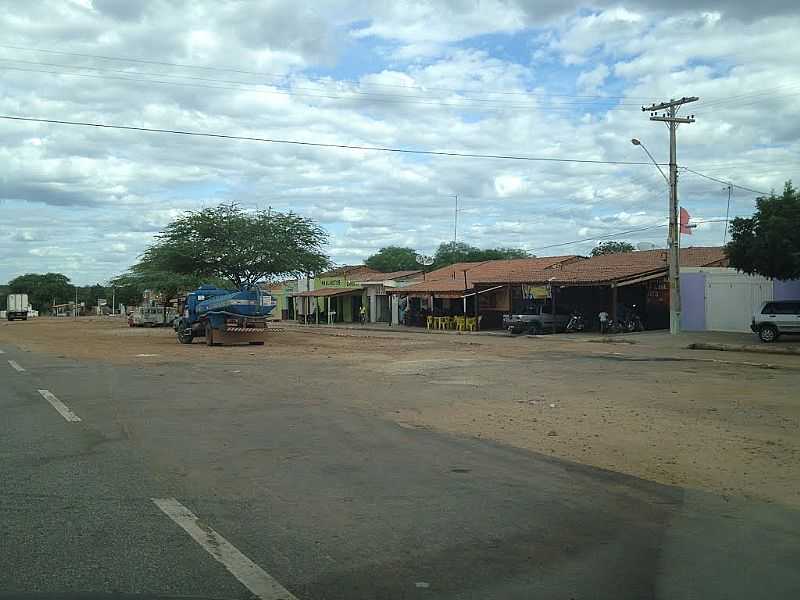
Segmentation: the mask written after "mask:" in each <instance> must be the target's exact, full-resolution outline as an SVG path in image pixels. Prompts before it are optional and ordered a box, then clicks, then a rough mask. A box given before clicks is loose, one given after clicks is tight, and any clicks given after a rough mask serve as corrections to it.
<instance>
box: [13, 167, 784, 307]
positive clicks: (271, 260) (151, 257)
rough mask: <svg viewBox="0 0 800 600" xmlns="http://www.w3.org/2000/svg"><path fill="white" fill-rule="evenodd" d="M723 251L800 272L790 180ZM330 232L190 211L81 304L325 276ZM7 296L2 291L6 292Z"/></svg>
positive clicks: (780, 274)
mask: <svg viewBox="0 0 800 600" xmlns="http://www.w3.org/2000/svg"><path fill="white" fill-rule="evenodd" d="M730 233H731V241H730V243H728V245H727V246H726V253H727V255H728V258H729V259H730V263H731V266H733V267H735V268H737V269H739V270H740V271H743V272H745V273H750V274H758V275H763V276H765V277H771V278H776V279H795V278H800V193H798V191H797V190H796V189H795V188H794V187H793V186H792V183H791V181H788V182H786V185H785V186H784V190H783V193H782V194H781V195H780V196H778V195H776V194H774V193H772V194H770V196H767V197H763V198H759V199H758V200H757V206H756V211H755V213H754V214H753V216H752V217H750V218H737V219H734V220H733V221H732V222H731V226H730ZM327 240H328V236H327V233H326V232H325V231H324V230H323V229H322V228H321V227H319V226H318V225H317V224H316V223H315V222H314V221H312V220H311V219H307V218H305V217H301V216H298V215H296V214H294V213H291V212H290V213H280V212H273V211H271V210H266V211H264V210H261V211H255V212H246V211H244V210H242V209H241V208H239V207H238V206H237V205H235V204H227V205H220V206H217V207H216V208H207V209H204V210H200V211H194V212H189V213H186V214H185V215H183V216H181V217H179V218H177V219H175V220H174V221H172V222H171V223H170V224H169V225H167V227H166V228H165V229H164V230H163V231H162V232H161V233H160V234H159V235H158V236H156V241H155V243H154V244H153V245H151V246H150V247H149V248H148V249H147V250H146V251H145V253H144V254H143V255H142V257H141V258H140V260H139V262H137V263H136V264H135V265H133V266H132V267H131V268H130V270H129V271H128V272H127V273H125V274H123V275H121V276H119V277H116V278H114V279H113V280H112V281H111V282H110V285H108V286H103V285H100V284H95V285H93V286H82V287H78V288H77V292H78V301H79V302H85V303H86V306H89V307H91V306H94V305H95V304H96V301H97V299H98V298H105V299H107V300H110V298H111V297H112V295H115V296H116V299H117V302H118V303H122V304H134V303H137V302H139V301H140V300H141V297H142V293H143V291H144V290H146V289H152V290H155V291H158V292H161V293H163V294H164V295H166V296H167V297H168V298H172V297H174V296H175V295H177V293H178V292H179V291H181V290H185V289H191V288H193V287H196V286H197V285H199V284H200V283H203V282H211V283H217V284H218V285H221V286H233V287H237V288H240V287H250V286H253V285H255V284H256V283H257V282H259V281H263V280H265V279H266V280H269V279H271V278H274V277H276V276H285V275H294V274H301V273H302V274H304V273H318V272H320V271H323V270H324V269H325V268H327V267H328V266H329V265H330V261H329V259H328V257H327V256H326V255H325V254H324V252H323V251H322V248H323V247H324V245H325V243H326V242H327ZM631 251H633V246H632V245H631V244H629V243H628V242H619V241H607V242H603V243H602V244H600V245H598V246H597V247H595V248H594V250H593V251H592V255H593V256H597V255H601V254H610V253H616V252H631ZM417 256H418V253H417V252H416V251H415V250H414V249H413V248H407V247H400V246H387V247H385V248H381V249H380V250H379V251H378V252H377V253H375V254H373V255H372V256H370V257H369V258H367V260H366V261H365V262H366V264H367V266H369V267H371V268H373V269H376V270H378V271H383V272H389V271H401V270H411V269H419V268H421V266H420V265H419V263H418V262H417ZM529 256H530V255H529V254H528V253H527V252H526V251H524V250H520V249H516V248H490V249H480V248H477V247H475V246H470V245H469V244H465V243H464V242H448V243H443V244H440V245H439V247H438V248H437V250H436V253H435V255H434V256H433V264H432V265H431V266H430V268H439V267H442V266H445V265H449V264H453V263H457V262H480V261H485V260H495V259H511V258H526V257H529ZM4 288H5V289H3V290H0V291H2V292H5V293H26V294H28V296H29V299H30V302H31V304H32V305H33V306H34V308H35V309H37V310H40V311H46V310H47V309H48V308H49V307H50V306H51V305H52V304H63V303H65V302H69V301H71V300H74V299H75V292H76V286H74V285H72V284H71V283H70V280H69V278H68V277H67V276H66V275H63V274H61V273H44V274H35V273H29V274H26V275H21V276H19V277H16V278H14V279H12V280H11V281H10V282H9V283H8V285H7V286H4ZM4 295H5V294H4Z"/></svg>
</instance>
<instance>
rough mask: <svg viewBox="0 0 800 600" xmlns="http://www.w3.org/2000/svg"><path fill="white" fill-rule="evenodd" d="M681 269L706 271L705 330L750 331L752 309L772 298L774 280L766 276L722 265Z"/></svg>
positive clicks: (696, 271) (698, 271) (754, 309)
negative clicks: (742, 271) (746, 272)
mask: <svg viewBox="0 0 800 600" xmlns="http://www.w3.org/2000/svg"><path fill="white" fill-rule="evenodd" d="M681 272H682V273H688V272H694V273H703V274H704V275H705V317H706V318H705V323H706V330H707V331H750V321H751V320H752V318H753V312H754V311H756V310H757V309H758V307H759V305H760V304H761V303H762V302H765V301H768V300H772V298H773V282H772V280H771V279H767V278H765V277H759V276H753V275H746V274H745V273H740V272H738V271H736V269H730V268H722V267H699V268H693V269H692V268H682V269H681Z"/></svg>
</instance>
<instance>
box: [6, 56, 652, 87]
mask: <svg viewBox="0 0 800 600" xmlns="http://www.w3.org/2000/svg"><path fill="white" fill-rule="evenodd" d="M0 48H5V49H8V50H22V51H24V52H38V53H42V54H51V55H57V56H74V57H78V58H90V59H96V60H105V61H116V62H128V63H138V64H146V65H158V66H164V67H176V68H181V69H197V70H201V71H213V72H219V73H239V74H241V75H255V76H258V77H273V78H280V79H286V77H287V75H286V74H285V73H270V72H267V71H252V70H246V69H238V68H233V67H218V66H210V65H193V64H189V63H176V62H167V61H161V60H148V59H143V58H131V57H122V56H108V55H103V54H89V53H82V52H67V51H63V50H50V49H45V48H31V47H25V46H15V45H11V44H0ZM338 81H341V82H348V83H355V84H358V85H367V86H369V87H383V88H396V89H417V90H425V91H438V92H456V93H472V92H474V90H468V89H459V88H440V87H428V86H421V85H407V84H397V83H395V84H392V83H373V82H365V81H360V80H354V79H340V80H338ZM487 93H491V94H501V95H507V96H526V97H530V96H533V97H543V98H544V97H546V98H585V99H591V98H595V99H602V100H606V99H628V100H648V99H650V97H649V96H600V95H575V94H544V93H540V92H527V91H524V92H523V91H518V92H512V91H507V90H496V91H489V92H487Z"/></svg>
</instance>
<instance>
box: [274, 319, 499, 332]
mask: <svg viewBox="0 0 800 600" xmlns="http://www.w3.org/2000/svg"><path fill="white" fill-rule="evenodd" d="M279 323H280V327H284V328H286V329H292V330H299V331H302V330H308V331H314V330H332V331H381V332H388V333H425V334H436V335H485V336H498V335H500V336H505V335H508V333H507V332H505V331H503V330H498V329H494V330H488V331H455V330H453V329H426V328H425V327H409V326H407V325H388V324H386V323H367V324H366V325H361V324H359V323H335V324H333V325H328V324H327V323H320V324H319V325H317V324H316V323H309V324H308V325H305V324H303V323H298V322H297V321H280V322H279Z"/></svg>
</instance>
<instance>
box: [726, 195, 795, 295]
mask: <svg viewBox="0 0 800 600" xmlns="http://www.w3.org/2000/svg"><path fill="white" fill-rule="evenodd" d="M730 234H731V241H730V242H729V243H728V245H727V246H725V252H726V254H727V255H728V259H729V260H730V264H731V266H732V267H735V268H736V269H738V270H740V271H743V272H745V273H748V274H750V275H763V276H764V277H771V278H774V279H798V278H800V193H799V192H798V191H797V190H796V189H795V188H794V186H792V182H791V181H787V182H786V185H785V186H784V188H783V193H782V194H781V195H780V196H777V195H775V194H774V193H772V194H770V195H769V196H767V197H763V198H758V199H757V200H756V211H755V213H754V214H753V216H752V217H750V218H741V217H740V218H736V219H734V220H733V221H732V222H731V226H730Z"/></svg>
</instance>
